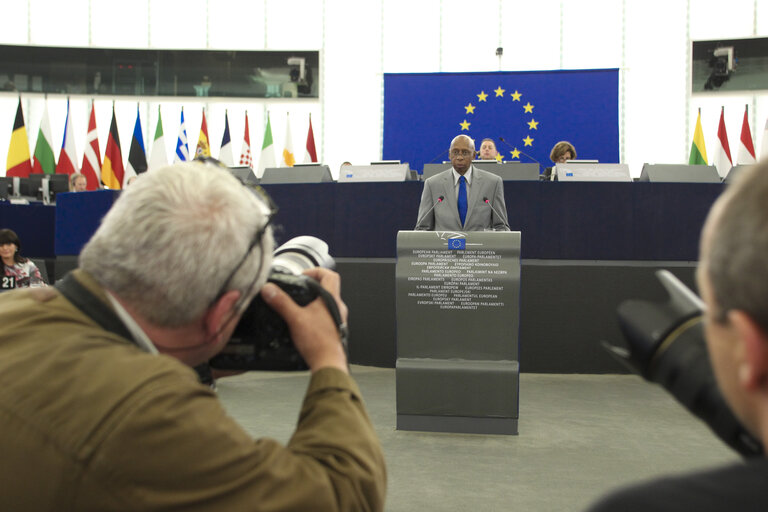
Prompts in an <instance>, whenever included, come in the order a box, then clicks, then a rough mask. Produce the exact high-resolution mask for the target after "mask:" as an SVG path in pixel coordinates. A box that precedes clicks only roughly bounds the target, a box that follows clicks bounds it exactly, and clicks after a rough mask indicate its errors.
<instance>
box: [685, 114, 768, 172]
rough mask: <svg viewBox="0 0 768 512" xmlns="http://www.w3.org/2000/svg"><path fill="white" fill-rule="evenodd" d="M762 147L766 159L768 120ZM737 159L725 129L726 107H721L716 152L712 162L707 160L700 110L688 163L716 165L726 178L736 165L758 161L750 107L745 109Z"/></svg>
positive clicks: (767, 120) (767, 152)
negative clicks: (750, 123) (750, 122)
mask: <svg viewBox="0 0 768 512" xmlns="http://www.w3.org/2000/svg"><path fill="white" fill-rule="evenodd" d="M761 147H762V157H763V158H765V157H766V156H768V119H766V121H765V130H764V131H763V140H762V146H761ZM735 157H736V158H734V155H733V154H732V153H731V147H730V145H729V144H728V133H727V131H726V129H725V107H721V108H720V122H719V123H718V125H717V137H716V139H715V151H714V153H713V158H712V160H711V161H708V160H707V148H706V145H705V144H704V131H703V130H702V128H701V109H699V114H698V117H697V118H696V128H695V130H694V132H693V143H692V144H691V155H690V157H689V159H688V163H689V164H691V165H710V164H711V165H714V166H715V168H717V173H718V174H719V175H720V177H722V178H724V177H725V176H726V175H727V174H728V172H729V171H730V170H731V168H732V167H734V166H736V165H749V164H753V163H755V162H756V161H757V156H756V154H755V144H754V141H753V139H752V132H751V130H750V129H749V106H748V105H747V106H745V108H744V120H743V121H742V123H741V136H740V137H739V146H738V150H737V152H736V155H735Z"/></svg>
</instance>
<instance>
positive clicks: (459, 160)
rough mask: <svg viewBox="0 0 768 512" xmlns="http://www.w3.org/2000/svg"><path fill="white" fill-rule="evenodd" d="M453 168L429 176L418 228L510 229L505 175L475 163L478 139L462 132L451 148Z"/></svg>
mask: <svg viewBox="0 0 768 512" xmlns="http://www.w3.org/2000/svg"><path fill="white" fill-rule="evenodd" d="M449 154H450V158H451V164H452V165H453V167H452V168H451V169H448V170H446V171H443V172H441V173H439V174H436V175H434V176H432V177H431V178H428V179H427V181H425V182H424V192H423V193H422V194H421V204H420V205H419V215H418V217H417V220H416V227H415V228H414V229H415V230H417V231H490V230H493V231H509V230H510V229H509V222H507V205H506V203H505V202H504V184H503V182H502V180H501V178H500V177H499V176H497V175H495V174H492V173H490V172H486V171H483V170H482V169H478V168H476V167H474V166H473V165H472V160H473V158H474V155H475V141H473V140H472V139H471V138H470V137H468V136H466V135H458V136H456V137H455V138H454V139H453V141H451V147H450V149H449Z"/></svg>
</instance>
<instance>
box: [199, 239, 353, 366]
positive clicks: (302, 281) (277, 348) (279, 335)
mask: <svg viewBox="0 0 768 512" xmlns="http://www.w3.org/2000/svg"><path fill="white" fill-rule="evenodd" d="M335 266H336V262H335V261H334V260H333V258H332V257H331V255H330V254H329V253H328V245H327V244H326V243H325V242H323V241H322V240H320V239H319V238H315V237H311V236H299V237H296V238H293V239H291V240H289V241H288V242H286V243H285V244H283V245H281V246H280V247H278V248H277V249H276V250H275V252H274V259H273V260H272V268H271V269H270V273H269V278H268V281H269V282H271V283H274V284H276V285H277V286H279V287H280V288H281V289H282V290H283V291H285V292H286V293H287V294H288V295H290V296H291V298H292V299H293V300H294V301H295V302H296V303H297V304H298V305H300V306H306V305H307V304H309V303H310V302H312V301H313V300H315V299H316V298H318V297H321V298H322V299H323V302H324V303H325V305H326V307H327V308H328V311H329V312H330V314H331V316H332V317H333V319H334V321H335V322H336V325H339V326H340V325H341V315H340V314H339V310H338V307H337V305H336V301H335V299H334V298H333V297H332V296H331V294H330V293H328V292H327V291H326V290H325V289H324V288H323V287H322V286H320V283H318V282H317V281H315V280H314V279H312V278H310V277H308V276H305V275H304V274H302V272H303V271H304V270H307V269H310V268H313V267H323V268H329V269H333V268H334V267H335ZM345 350H346V347H345ZM210 365H211V367H212V368H216V369H220V370H273V371H293V370H306V369H307V365H306V363H305V362H304V359H303V358H302V357H301V355H300V354H299V352H298V351H297V350H296V347H295V346H294V345H293V341H291V336H290V333H289V331H288V326H287V325H286V323H285V321H284V320H283V319H282V318H281V317H280V315H278V314H277V313H276V312H275V311H274V310H273V309H272V308H270V307H269V306H267V304H266V303H265V302H264V300H263V299H262V298H261V295H257V296H256V297H255V298H254V299H253V301H251V304H250V305H249V306H248V308H247V309H246V310H245V312H244V313H243V316H242V317H241V319H240V322H238V324H237V326H236V327H235V331H234V333H233V334H232V338H231V339H230V341H229V343H228V344H227V345H226V346H225V347H224V349H223V350H222V351H221V352H220V353H219V354H217V355H216V356H215V357H214V358H213V359H211V361H210Z"/></svg>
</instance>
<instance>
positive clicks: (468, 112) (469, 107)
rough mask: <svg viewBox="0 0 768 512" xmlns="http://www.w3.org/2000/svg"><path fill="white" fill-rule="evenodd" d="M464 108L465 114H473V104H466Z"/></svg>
mask: <svg viewBox="0 0 768 512" xmlns="http://www.w3.org/2000/svg"><path fill="white" fill-rule="evenodd" d="M464 109H465V110H466V111H467V114H474V113H475V106H474V105H473V104H471V103H470V104H469V105H466V106H465V107H464Z"/></svg>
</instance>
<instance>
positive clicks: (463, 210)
mask: <svg viewBox="0 0 768 512" xmlns="http://www.w3.org/2000/svg"><path fill="white" fill-rule="evenodd" d="M457 202H458V203H459V218H460V219H461V226H462V227H464V220H465V219H466V218H467V179H466V178H465V177H464V176H460V177H459V197H458V200H457Z"/></svg>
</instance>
